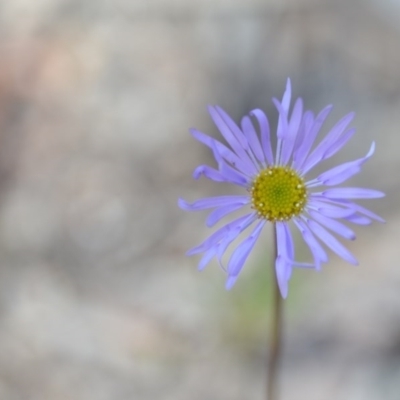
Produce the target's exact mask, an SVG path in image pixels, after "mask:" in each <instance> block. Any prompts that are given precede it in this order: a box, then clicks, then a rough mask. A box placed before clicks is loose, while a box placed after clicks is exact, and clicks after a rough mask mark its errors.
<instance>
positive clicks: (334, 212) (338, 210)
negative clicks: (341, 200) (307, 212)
mask: <svg viewBox="0 0 400 400" xmlns="http://www.w3.org/2000/svg"><path fill="white" fill-rule="evenodd" d="M309 206H310V207H313V208H316V209H317V210H318V212H319V213H320V214H322V215H325V217H330V218H345V217H348V216H350V215H353V214H354V210H352V209H350V208H343V207H337V206H334V205H332V204H330V203H326V202H324V201H318V200H314V199H313V198H312V195H311V197H310V200H309Z"/></svg>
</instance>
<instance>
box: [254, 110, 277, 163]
mask: <svg viewBox="0 0 400 400" xmlns="http://www.w3.org/2000/svg"><path fill="white" fill-rule="evenodd" d="M250 115H252V116H253V117H255V118H256V119H257V121H258V124H259V125H260V136H261V145H262V148H263V151H264V154H265V158H266V160H267V163H268V164H269V165H272V164H274V156H273V154H272V147H271V138H270V129H269V122H268V118H267V116H266V115H265V114H264V112H263V111H261V110H259V109H255V110H252V111H251V112H250Z"/></svg>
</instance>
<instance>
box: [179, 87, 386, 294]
mask: <svg viewBox="0 0 400 400" xmlns="http://www.w3.org/2000/svg"><path fill="white" fill-rule="evenodd" d="M290 101H291V84H290V80H289V79H288V81H287V85H286V90H285V93H284V95H283V99H282V101H281V102H279V101H278V100H276V99H273V102H274V104H275V106H276V108H277V110H278V114H279V119H278V126H277V133H276V136H277V145H276V151H275V153H274V152H273V151H272V147H271V140H270V128H269V122H268V119H267V117H266V115H265V114H264V112H263V111H261V110H259V109H255V110H253V111H251V112H250V114H249V115H250V116H244V117H243V118H242V121H241V125H240V127H239V126H238V125H237V124H236V123H235V122H234V121H233V120H232V119H231V117H230V116H229V115H228V114H227V113H226V112H225V111H224V110H223V109H222V108H221V107H218V106H215V107H211V106H210V107H209V112H210V115H211V118H212V119H213V121H214V123H215V124H216V125H217V127H218V129H219V131H220V132H221V134H222V136H223V137H224V139H225V140H226V142H227V143H228V145H229V147H228V146H226V145H224V144H222V143H221V142H219V141H217V140H215V139H213V138H211V137H209V136H207V135H205V134H204V133H202V132H200V131H198V130H196V129H192V130H191V133H192V135H193V136H194V137H195V139H197V140H198V141H200V142H201V143H203V144H205V145H206V146H208V147H209V148H210V149H211V150H212V152H213V154H214V157H215V160H216V162H217V164H218V169H214V168H211V167H209V166H207V165H200V166H199V167H197V168H196V169H195V171H194V173H193V176H194V178H195V179H198V178H199V177H200V176H201V175H204V176H205V177H206V178H208V179H211V180H213V181H215V182H229V183H232V184H234V185H238V186H241V187H242V188H244V189H245V190H246V192H245V193H244V194H243V195H235V196H217V197H210V198H205V199H200V200H197V201H195V202H194V203H192V204H189V203H187V202H186V201H185V200H183V199H179V206H180V207H181V208H182V209H184V210H187V211H198V210H205V209H210V208H213V209H214V210H213V211H212V212H211V213H210V214H209V216H208V217H207V219H206V224H207V226H209V227H212V226H213V225H214V224H216V223H217V222H218V221H220V220H221V219H222V218H223V217H225V216H226V215H228V214H230V213H232V212H234V211H237V210H239V209H241V208H244V207H248V208H250V207H251V209H252V210H251V211H250V212H248V213H246V214H245V215H244V216H242V217H240V218H237V219H235V220H234V221H232V222H230V223H228V224H226V225H224V226H223V227H222V228H220V229H218V230H217V231H216V232H215V233H213V234H212V235H211V236H210V237H209V238H207V239H206V240H205V241H204V242H203V243H202V244H200V245H199V246H197V247H194V248H193V249H191V250H189V251H188V253H187V254H188V255H194V254H198V253H204V254H203V257H202V258H201V260H200V263H199V269H200V270H202V269H203V268H204V267H205V266H206V265H207V264H208V263H209V262H210V261H211V259H212V258H213V257H216V258H217V259H218V260H219V262H220V264H221V265H222V260H221V259H222V256H223V255H224V253H225V251H226V250H227V248H228V246H229V245H230V244H231V243H232V242H233V241H234V240H235V239H236V238H237V237H238V235H239V234H241V233H242V232H243V231H244V230H245V229H247V228H249V227H250V225H252V224H254V225H255V228H254V229H253V230H252V231H251V233H250V234H249V236H248V237H247V238H246V239H244V240H243V241H242V242H241V243H240V244H239V245H238V246H237V247H236V249H235V250H234V251H233V253H232V255H231V257H230V259H229V262H228V265H227V267H226V272H227V274H228V279H227V282H226V288H227V289H230V288H232V286H233V285H234V283H235V281H236V279H237V277H238V275H239V273H240V271H241V269H242V267H243V265H244V263H245V261H246V259H247V257H248V256H249V254H250V252H251V251H252V249H253V247H254V245H255V243H256V242H257V239H258V238H259V236H260V234H261V231H262V228H263V227H264V225H265V224H266V223H267V222H271V223H273V225H274V227H275V230H276V231H275V234H276V240H277V257H276V261H275V268H276V276H277V279H278V284H279V288H280V291H281V294H282V296H283V297H284V298H285V297H286V296H287V293H288V282H289V279H290V276H291V273H292V269H293V267H305V268H314V269H316V270H319V269H320V268H321V264H322V263H325V262H327V261H328V255H327V253H326V251H325V249H324V246H323V245H325V246H326V247H328V248H329V249H331V250H332V251H333V252H334V253H336V254H337V255H338V256H340V257H342V258H343V259H344V260H346V261H347V262H349V263H351V264H354V265H357V260H356V259H355V257H354V256H353V255H352V254H351V253H350V251H349V250H347V248H346V247H345V246H343V244H342V243H340V242H339V241H338V240H337V239H336V237H335V236H334V235H333V234H336V235H338V236H341V237H342V238H344V239H348V240H354V239H355V234H354V232H353V231H352V230H351V229H350V228H349V227H348V226H346V225H345V224H343V222H341V221H344V222H350V223H353V224H358V225H368V224H370V223H371V222H372V220H377V221H380V222H384V221H383V219H382V218H380V217H379V216H378V215H376V214H374V213H373V212H371V211H369V210H367V209H366V208H364V207H362V206H360V205H358V204H356V203H354V202H353V199H371V198H378V197H383V196H384V193H382V192H379V191H377V190H372V189H363V188H356V187H332V186H336V185H339V184H341V183H343V182H344V181H346V180H347V179H349V178H350V177H352V176H353V175H355V174H357V173H358V172H360V171H361V166H362V165H363V164H364V162H365V161H367V160H368V159H369V158H370V157H371V156H372V154H373V153H374V150H375V143H372V144H371V147H370V149H369V151H368V153H367V154H366V155H365V156H364V157H362V158H359V159H357V160H354V161H349V162H346V163H344V164H340V165H338V166H336V167H334V168H331V169H329V170H328V171H325V172H324V173H322V174H320V175H319V176H318V177H317V178H315V179H311V180H307V179H306V177H305V176H306V174H307V173H308V172H309V171H310V170H311V169H312V168H314V167H315V166H316V165H317V164H319V163H320V162H321V161H324V160H327V159H328V158H330V157H332V156H333V155H334V154H336V153H337V152H338V151H339V150H340V149H341V148H342V147H343V146H344V145H345V144H346V143H347V142H348V141H349V140H350V138H351V137H352V136H353V134H354V132H355V130H354V129H348V128H347V127H348V125H349V123H350V122H351V120H352V119H353V117H354V114H353V113H350V114H348V115H346V116H345V117H344V118H342V119H341V120H340V121H339V122H338V123H336V125H335V126H334V127H333V128H332V129H331V130H330V132H329V133H328V134H327V135H326V136H325V137H324V138H323V139H322V140H321V141H320V142H319V143H318V145H316V146H314V148H313V145H314V143H315V140H316V137H317V135H318V133H319V131H320V129H321V127H322V125H323V123H324V122H325V119H326V118H327V116H328V114H329V112H330V111H331V109H332V106H327V107H325V108H324V109H323V110H322V111H321V112H320V113H319V114H318V115H317V116H314V114H313V113H312V112H311V111H305V112H304V111H303V101H302V99H301V98H299V99H297V100H296V102H295V103H294V106H293V110H292V112H291V113H290V112H289V109H290ZM251 117H253V120H254V121H256V122H257V123H258V126H259V134H258V133H257V130H256V129H255V127H254V125H253V120H252V118H251ZM326 187H327V188H326ZM291 225H292V226H296V227H297V228H298V229H299V231H300V232H301V235H302V237H303V239H304V241H305V242H306V244H307V245H308V247H309V248H310V250H311V254H312V256H313V263H310V264H308V263H299V262H296V261H295V256H294V244H293V239H292V234H291V231H290V226H291ZM332 233H333V234H332Z"/></svg>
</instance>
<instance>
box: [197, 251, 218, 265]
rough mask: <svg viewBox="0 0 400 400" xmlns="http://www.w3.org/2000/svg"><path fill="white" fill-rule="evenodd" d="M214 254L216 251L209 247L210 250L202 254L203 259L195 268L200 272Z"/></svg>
mask: <svg viewBox="0 0 400 400" xmlns="http://www.w3.org/2000/svg"><path fill="white" fill-rule="evenodd" d="M215 253H216V249H215V248H214V247H211V249H209V250H207V251H206V252H205V253H204V255H203V257H202V258H201V260H200V262H199V265H198V266H197V269H198V270H199V271H202V270H203V269H204V268H205V267H206V266H207V265H208V263H209V262H210V261H211V260H212V258H213V257H214V256H215Z"/></svg>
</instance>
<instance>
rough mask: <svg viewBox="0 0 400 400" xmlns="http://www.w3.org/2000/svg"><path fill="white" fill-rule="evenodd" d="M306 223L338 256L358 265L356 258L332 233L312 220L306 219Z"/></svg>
mask: <svg viewBox="0 0 400 400" xmlns="http://www.w3.org/2000/svg"><path fill="white" fill-rule="evenodd" d="M307 224H308V226H309V227H310V229H311V230H312V231H313V232H314V233H315V235H316V236H317V237H318V238H319V239H321V241H323V242H324V243H325V244H326V245H327V246H328V247H329V248H330V249H331V250H332V251H333V252H335V253H336V254H337V255H338V256H339V257H341V258H343V259H344V260H346V261H347V262H349V263H350V264H353V265H358V261H357V260H356V258H355V257H354V256H353V255H352V254H351V253H350V251H349V250H347V249H346V248H345V247H344V246H343V245H342V244H341V243H340V242H339V241H338V240H337V239H336V238H335V237H334V236H333V235H331V234H330V233H329V232H328V231H327V230H326V229H325V228H323V227H322V226H321V225H319V224H318V223H317V222H315V221H313V220H307Z"/></svg>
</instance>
